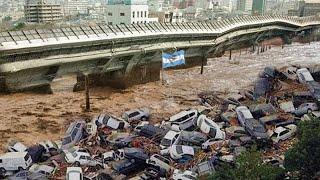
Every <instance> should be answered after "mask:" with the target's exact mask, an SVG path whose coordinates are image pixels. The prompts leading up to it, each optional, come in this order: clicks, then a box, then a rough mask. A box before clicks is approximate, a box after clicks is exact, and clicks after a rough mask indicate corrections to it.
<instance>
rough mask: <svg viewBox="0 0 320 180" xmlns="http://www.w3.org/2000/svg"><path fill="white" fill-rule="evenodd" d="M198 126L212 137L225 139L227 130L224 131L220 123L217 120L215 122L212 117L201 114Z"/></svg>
mask: <svg viewBox="0 0 320 180" xmlns="http://www.w3.org/2000/svg"><path fill="white" fill-rule="evenodd" d="M197 126H198V127H199V128H200V130H201V131H202V132H203V133H205V134H208V135H209V136H210V137H212V138H215V139H221V140H223V139H225V136H226V134H225V132H223V131H222V130H221V129H220V127H219V125H218V124H217V123H215V122H213V121H212V120H211V119H209V118H207V117H206V116H205V115H200V116H199V118H198V120H197Z"/></svg>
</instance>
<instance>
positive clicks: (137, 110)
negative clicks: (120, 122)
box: [124, 109, 141, 114]
mask: <svg viewBox="0 0 320 180" xmlns="http://www.w3.org/2000/svg"><path fill="white" fill-rule="evenodd" d="M134 112H141V110H140V109H131V110H129V111H126V112H124V113H125V114H131V113H134Z"/></svg>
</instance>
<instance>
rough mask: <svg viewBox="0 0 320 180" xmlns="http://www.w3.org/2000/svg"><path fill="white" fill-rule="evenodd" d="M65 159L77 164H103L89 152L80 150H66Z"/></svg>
mask: <svg viewBox="0 0 320 180" xmlns="http://www.w3.org/2000/svg"><path fill="white" fill-rule="evenodd" d="M65 160H66V161H67V163H70V164H75V165H76V166H80V165H85V166H102V164H101V163H99V162H98V161H96V160H95V159H93V158H92V157H91V155H90V154H89V153H88V152H84V151H80V150H77V151H75V152H73V153H71V152H67V151H65Z"/></svg>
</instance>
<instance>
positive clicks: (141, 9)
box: [105, 0, 156, 25]
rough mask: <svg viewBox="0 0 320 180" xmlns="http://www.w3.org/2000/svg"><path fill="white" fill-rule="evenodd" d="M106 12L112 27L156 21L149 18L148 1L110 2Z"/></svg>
mask: <svg viewBox="0 0 320 180" xmlns="http://www.w3.org/2000/svg"><path fill="white" fill-rule="evenodd" d="M105 11H106V12H105V14H106V16H107V21H108V24H110V25H114V24H134V23H148V22H150V21H156V20H155V19H154V18H152V19H151V18H149V8H148V4H147V0H124V1H119V0H112V1H110V0H109V1H108V4H107V5H106V8H105Z"/></svg>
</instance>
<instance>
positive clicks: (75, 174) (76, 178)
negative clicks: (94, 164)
mask: <svg viewBox="0 0 320 180" xmlns="http://www.w3.org/2000/svg"><path fill="white" fill-rule="evenodd" d="M66 180H83V172H82V169H81V167H67V173H66Z"/></svg>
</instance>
